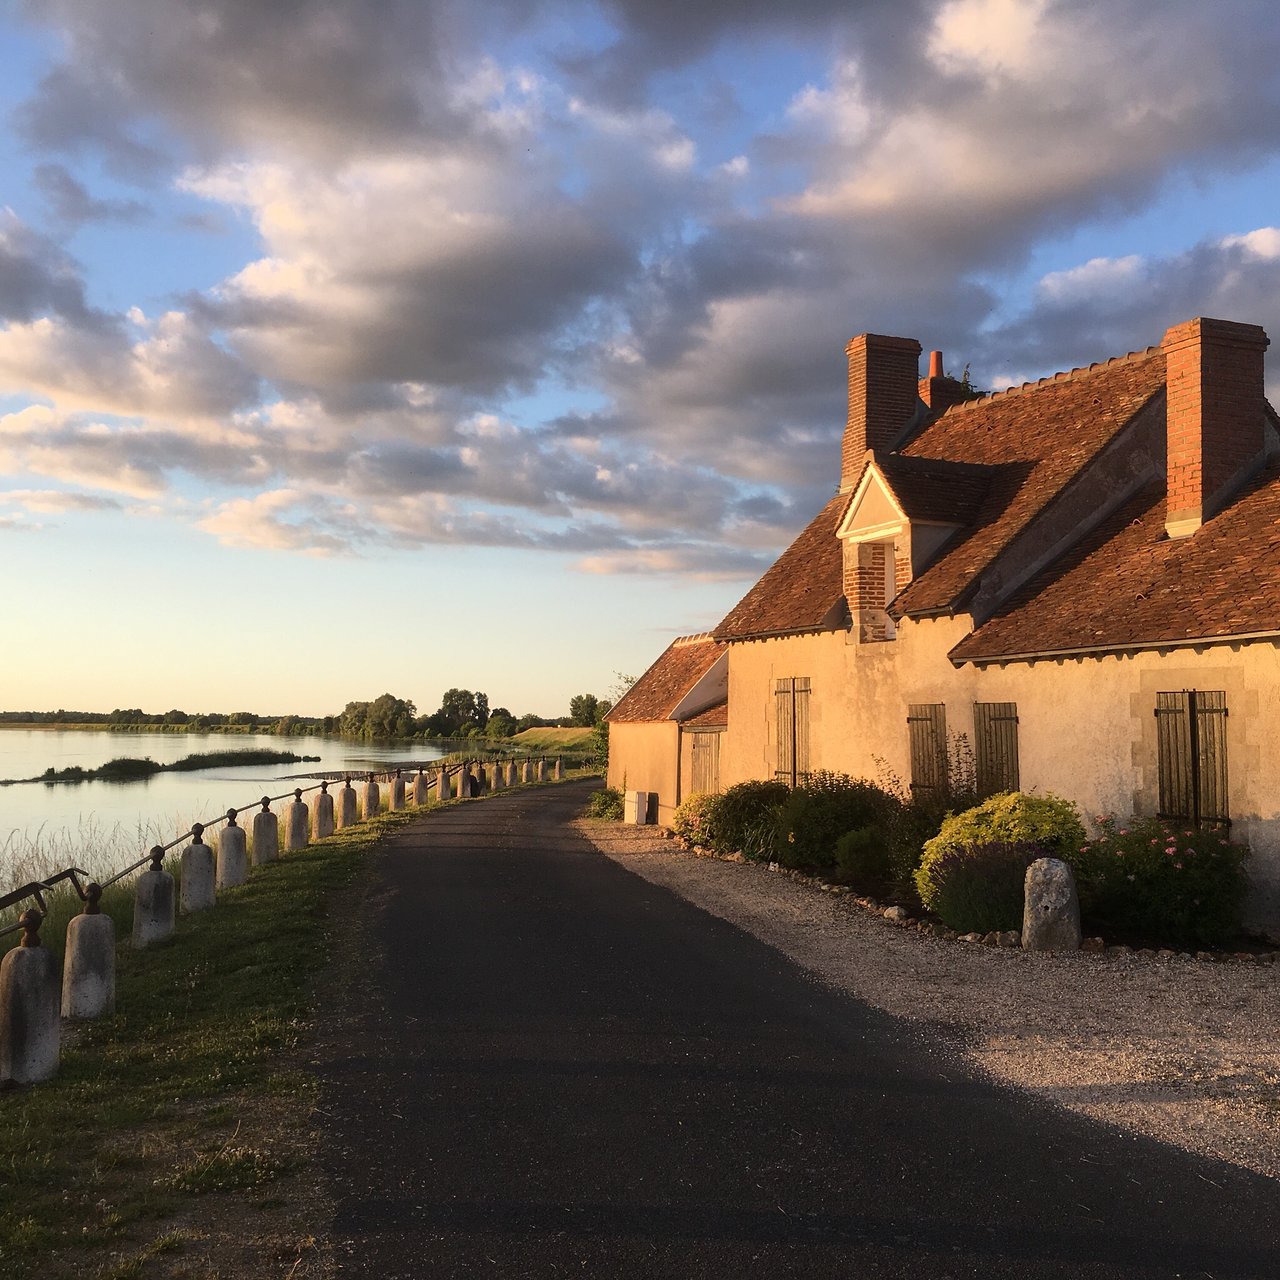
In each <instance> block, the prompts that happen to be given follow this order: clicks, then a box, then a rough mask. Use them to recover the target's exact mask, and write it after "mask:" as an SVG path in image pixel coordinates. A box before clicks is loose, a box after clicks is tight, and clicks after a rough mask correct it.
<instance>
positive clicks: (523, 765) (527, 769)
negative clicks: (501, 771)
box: [520, 760, 533, 782]
mask: <svg viewBox="0 0 1280 1280" xmlns="http://www.w3.org/2000/svg"><path fill="white" fill-rule="evenodd" d="M532 777H533V765H532V764H530V763H529V761H528V760H522V761H521V762H520V781H521V782H529V781H530V780H531V779H532Z"/></svg>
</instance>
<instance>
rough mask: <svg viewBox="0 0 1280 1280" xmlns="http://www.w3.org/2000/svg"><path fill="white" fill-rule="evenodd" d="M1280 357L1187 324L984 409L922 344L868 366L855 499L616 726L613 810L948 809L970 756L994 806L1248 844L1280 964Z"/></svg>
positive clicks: (637, 699) (847, 489) (1250, 329)
mask: <svg viewBox="0 0 1280 1280" xmlns="http://www.w3.org/2000/svg"><path fill="white" fill-rule="evenodd" d="M1267 345H1268V339H1267V336H1266V334H1265V333H1264V331H1263V330H1262V329H1260V328H1259V327H1257V326H1256V325H1249V324H1238V323H1234V322H1229V321H1224V320H1212V319H1195V320H1190V321H1187V322H1186V323H1184V324H1179V325H1177V326H1175V327H1174V328H1172V329H1170V330H1169V331H1168V332H1167V333H1166V334H1165V335H1164V339H1163V341H1162V342H1161V343H1160V345H1159V346H1157V347H1150V348H1148V349H1146V350H1145V351H1136V352H1131V353H1130V354H1128V355H1124V356H1119V357H1116V358H1114V359H1111V360H1108V361H1106V362H1105V363H1100V364H1095V365H1091V366H1089V367H1088V368H1084V369H1073V370H1071V371H1069V372H1065V373H1059V374H1055V375H1054V376H1052V377H1049V378H1045V379H1042V380H1041V381H1039V382H1035V383H1029V384H1025V385H1023V386H1021V387H1014V388H1010V389H1009V390H1007V391H1001V392H996V393H994V394H991V395H985V396H978V397H971V393H970V392H969V391H968V389H967V388H965V387H963V386H962V385H961V384H959V383H957V382H956V381H954V380H953V379H950V378H947V377H945V376H944V375H943V373H942V366H941V357H940V355H938V353H936V352H935V353H934V354H933V357H932V359H931V367H930V371H929V376H927V377H925V378H923V379H921V378H919V376H918V372H919V371H918V361H919V357H920V354H921V348H920V344H919V343H918V342H916V341H914V340H912V339H905V338H893V337H883V336H879V335H875V334H863V335H862V336H860V337H858V338H855V339H853V341H852V342H850V343H849V345H848V347H847V348H846V354H847V356H848V362H849V409H848V419H847V423H846V427H845V432H844V437H843V443H842V448H841V458H840V472H839V482H838V485H837V486H836V493H835V495H834V496H833V497H832V498H831V500H830V501H829V502H828V503H827V504H826V505H825V506H824V507H823V509H822V510H821V511H820V512H819V513H818V514H817V516H816V517H815V518H814V519H813V520H812V522H811V523H810V524H809V525H808V527H807V528H806V529H805V530H804V531H803V532H802V533H801V534H800V535H799V537H797V538H796V540H795V541H794V542H793V543H792V544H791V546H790V547H789V548H788V549H787V550H786V551H785V552H784V553H783V554H782V556H781V557H780V558H779V559H778V560H777V562H776V563H775V564H774V565H773V566H772V567H771V568H770V569H769V570H768V571H767V572H766V573H765V575H764V576H763V577H762V578H761V579H760V581H759V582H758V583H756V585H755V586H754V587H752V588H751V590H750V591H748V592H747V594H746V595H745V596H744V597H743V599H742V600H741V601H740V602H739V603H738V604H737V605H736V606H735V607H734V608H733V609H732V610H731V611H730V612H729V614H728V615H727V616H726V617H725V618H724V619H723V621H722V622H721V623H720V625H719V626H718V627H716V629H715V630H714V632H712V633H710V634H709V635H707V636H703V637H695V638H689V639H685V640H680V641H677V642H676V643H675V644H674V645H673V646H672V647H671V648H670V649H668V650H667V652H666V653H665V654H663V655H662V657H661V658H660V659H659V660H658V662H657V663H655V664H654V666H653V667H652V668H650V670H649V671H648V672H646V673H645V675H644V676H643V677H642V678H641V680H640V681H639V682H637V684H636V686H635V688H634V689H633V690H632V691H631V693H629V694H628V696H627V697H626V698H624V699H623V700H622V701H621V702H619V704H618V706H617V707H615V708H614V710H613V711H612V712H611V713H610V717H609V720H610V724H611V732H612V734H613V735H614V737H613V747H612V749H611V753H610V774H609V780H610V783H611V784H612V785H615V786H620V785H622V783H623V780H624V778H625V781H626V786H628V787H630V788H633V789H647V790H652V791H656V792H658V794H659V805H660V808H659V813H660V820H664V821H665V820H667V819H668V818H669V816H670V814H671V813H672V811H673V810H674V807H675V805H676V804H677V803H678V802H679V801H680V799H682V798H683V797H684V796H686V795H688V794H691V792H692V791H693V790H700V789H708V790H714V789H717V788H723V787H725V786H728V785H730V784H732V783H734V782H738V781H742V780H744V779H749V778H769V777H777V778H784V779H786V780H787V781H790V782H792V783H794V782H795V781H797V780H799V779H801V778H803V777H804V775H805V774H806V773H808V772H810V771H811V770H815V769H833V770H839V771H841V772H845V773H849V774H853V775H855V776H863V777H870V778H877V777H879V778H883V777H885V776H886V775H888V774H894V775H896V776H898V777H899V778H901V779H903V780H904V781H906V782H908V783H909V784H910V785H911V786H913V787H916V788H920V787H930V786H937V785H938V784H939V782H940V781H942V780H943V779H944V778H945V771H946V769H947V767H948V763H947V762H948V744H949V743H954V742H955V740H956V738H957V737H959V736H960V735H963V736H964V737H965V738H966V739H967V740H968V743H969V744H970V746H971V749H972V751H973V753H974V758H975V764H976V772H977V777H978V782H979V786H980V788H981V789H982V790H983V791H984V792H995V791H1000V790H1006V789H1012V788H1021V789H1023V790H1030V789H1040V790H1045V791H1053V792H1056V793H1058V794H1060V795H1063V796H1066V797H1068V798H1070V799H1073V800H1075V801H1076V802H1077V803H1078V804H1079V806H1080V808H1081V810H1082V812H1083V813H1084V814H1085V815H1086V816H1087V817H1088V816H1090V815H1097V814H1103V813H1114V814H1117V815H1121V816H1127V815H1129V814H1140V815H1145V814H1161V815H1165V816H1168V817H1171V818H1176V819H1179V820H1185V821H1187V822H1188V823H1194V822H1214V823H1220V824H1230V829H1231V832H1232V835H1233V837H1234V838H1237V839H1241V840H1244V841H1246V842H1247V843H1249V844H1250V845H1251V847H1252V848H1253V851H1254V858H1253V860H1252V868H1251V876H1252V893H1251V898H1250V917H1251V921H1250V922H1251V923H1252V924H1253V925H1254V926H1255V927H1259V928H1262V929H1263V930H1265V931H1267V932H1269V933H1271V934H1273V935H1280V752H1276V751H1274V750H1273V749H1272V748H1271V746H1270V744H1271V743H1273V742H1275V741H1277V740H1280V649H1278V647H1277V646H1278V643H1280V420H1277V417H1276V414H1275V411H1274V410H1273V409H1272V407H1271V406H1270V405H1269V404H1268V403H1267V400H1266V398H1265V395H1264V391H1263V358H1264V352H1265V350H1266V348H1267ZM695 655H696V660H695ZM713 685H714V686H715V690H714V691H713V688H712V686H713ZM726 692H727V697H726ZM712 708H715V710H714V711H712V710H711V709H712ZM704 712H709V713H710V714H711V716H712V719H713V720H715V721H716V722H717V723H716V724H715V725H710V724H705V725H704V726H700V725H699V724H698V723H697V721H698V719H699V718H700V716H701V714H702V713H704ZM712 729H714V730H715V732H716V740H715V752H714V756H712V755H711V754H709V753H708V752H709V749H708V748H706V747H705V746H704V747H703V749H702V750H701V751H700V753H699V764H700V772H699V773H698V774H697V776H696V778H695V776H694V772H693V742H694V740H695V739H697V737H698V735H699V734H700V733H703V734H706V733H707V732H709V731H710V730H712ZM704 742H705V739H704Z"/></svg>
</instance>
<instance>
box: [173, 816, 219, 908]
mask: <svg viewBox="0 0 1280 1280" xmlns="http://www.w3.org/2000/svg"><path fill="white" fill-rule="evenodd" d="M203 835H204V827H203V826H201V824H200V823H198V822H197V823H196V824H195V825H194V826H193V827H192V828H191V843H190V844H189V845H187V847H186V848H185V849H183V851H182V879H181V883H182V889H181V894H180V897H179V900H178V905H179V906H180V907H181V908H182V910H183V912H184V913H188V914H189V913H190V912H192V911H205V910H207V909H208V908H209V907H211V906H213V903H214V885H215V884H216V883H217V876H216V874H215V871H214V865H213V850H212V849H210V848H209V846H208V845H207V844H205V842H204V840H203V839H202V838H201V837H202V836H203Z"/></svg>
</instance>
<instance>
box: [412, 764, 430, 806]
mask: <svg viewBox="0 0 1280 1280" xmlns="http://www.w3.org/2000/svg"><path fill="white" fill-rule="evenodd" d="M430 796H431V779H430V778H428V777H427V775H426V774H425V773H423V771H422V770H421V769H419V770H418V773H417V776H416V777H415V778H414V780H413V803H414V804H415V805H417V806H419V807H421V806H422V805H424V804H426V803H427V801H428V799H430Z"/></svg>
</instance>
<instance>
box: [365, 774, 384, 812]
mask: <svg viewBox="0 0 1280 1280" xmlns="http://www.w3.org/2000/svg"><path fill="white" fill-rule="evenodd" d="M362 790H363V791H364V795H362V796H361V797H360V802H361V806H362V808H363V809H364V820H365V821H366V822H369V821H371V820H372V819H374V818H376V817H377V816H378V814H379V813H381V812H382V792H381V791H379V790H378V780H377V778H372V777H370V778H366V779H365V783H364V787H363V788H362Z"/></svg>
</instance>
